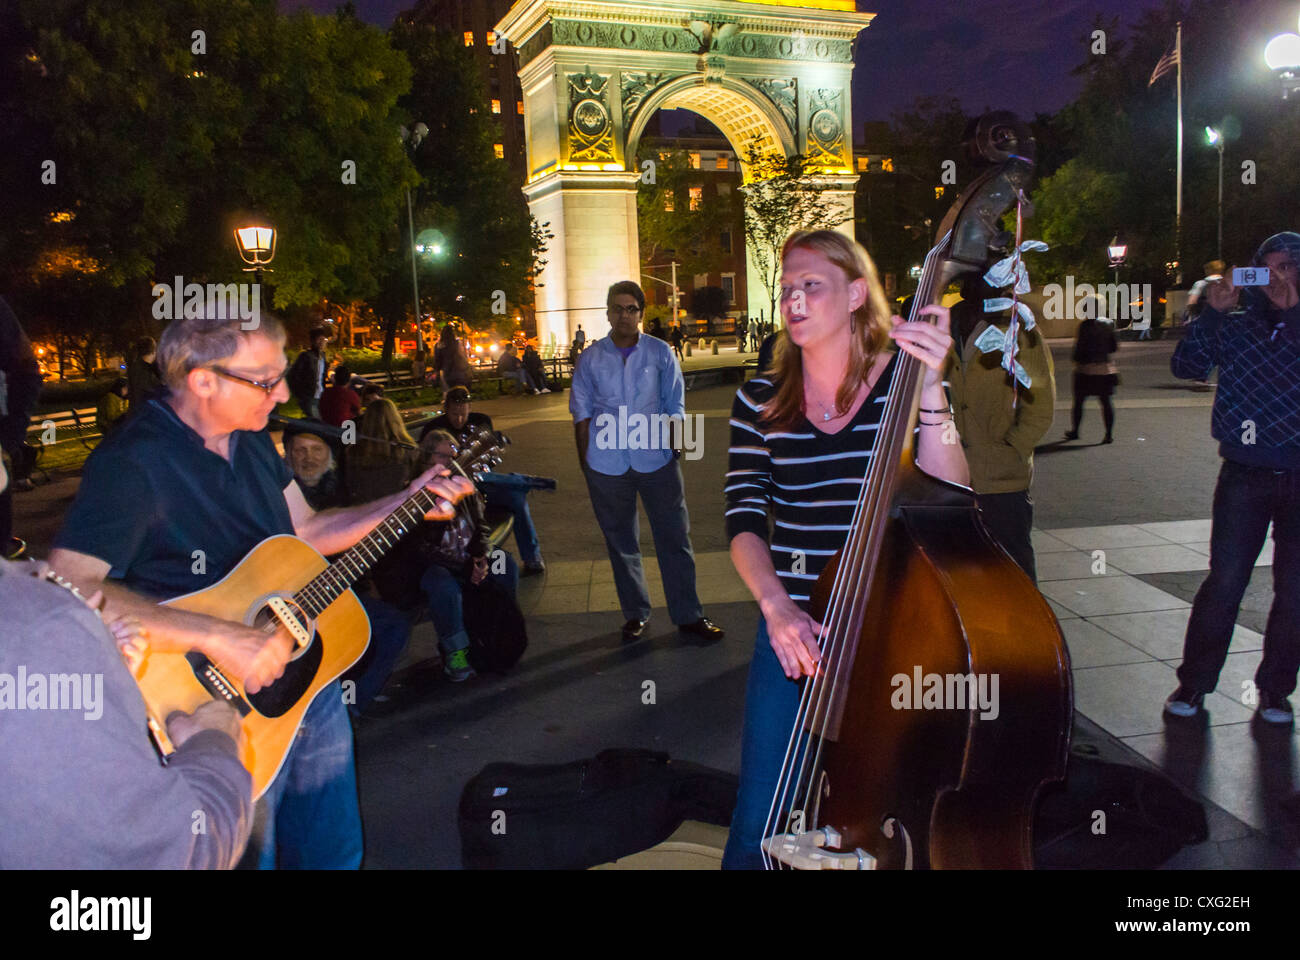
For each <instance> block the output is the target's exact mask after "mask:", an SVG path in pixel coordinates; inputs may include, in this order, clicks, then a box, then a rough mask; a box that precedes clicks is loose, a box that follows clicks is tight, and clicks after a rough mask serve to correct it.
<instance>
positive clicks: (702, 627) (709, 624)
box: [677, 617, 726, 641]
mask: <svg viewBox="0 0 1300 960" xmlns="http://www.w3.org/2000/svg"><path fill="white" fill-rule="evenodd" d="M677 629H678V630H680V631H681V632H682V633H686V634H689V635H690V636H692V637H699V638H700V639H701V640H709V641H713V640H721V639H722V638H723V637H724V636H726V631H724V630H723V629H722V628H721V627H720V626H718V625H717V624H716V623H714V622H713V621H712V620H710V619H709V618H708V617H700V619H698V620H696V621H695V622H694V623H681V624H678V625H677Z"/></svg>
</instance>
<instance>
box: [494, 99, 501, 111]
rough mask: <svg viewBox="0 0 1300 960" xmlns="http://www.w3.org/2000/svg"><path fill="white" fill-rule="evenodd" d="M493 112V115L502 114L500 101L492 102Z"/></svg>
mask: <svg viewBox="0 0 1300 960" xmlns="http://www.w3.org/2000/svg"><path fill="white" fill-rule="evenodd" d="M492 112H493V113H500V112H501V101H500V100H493V101H492Z"/></svg>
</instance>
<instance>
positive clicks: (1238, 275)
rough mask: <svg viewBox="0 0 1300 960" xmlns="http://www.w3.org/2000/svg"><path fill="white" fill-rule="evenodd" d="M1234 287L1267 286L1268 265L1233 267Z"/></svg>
mask: <svg viewBox="0 0 1300 960" xmlns="http://www.w3.org/2000/svg"><path fill="white" fill-rule="evenodd" d="M1232 285H1233V286H1234V287H1267V286H1268V267H1233V268H1232Z"/></svg>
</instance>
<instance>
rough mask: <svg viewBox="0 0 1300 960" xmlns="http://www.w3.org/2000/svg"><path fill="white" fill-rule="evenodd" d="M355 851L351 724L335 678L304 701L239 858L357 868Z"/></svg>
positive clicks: (259, 864)
mask: <svg viewBox="0 0 1300 960" xmlns="http://www.w3.org/2000/svg"><path fill="white" fill-rule="evenodd" d="M362 851H363V843H362V838H361V807H360V805H359V803H358V801H357V774H356V766H355V764H354V762H353V758H352V725H351V724H350V723H349V722H348V714H347V711H346V710H345V709H344V707H343V691H342V689H341V688H340V686H339V684H338V682H337V681H336V682H334V683H331V684H330V685H329V686H327V687H325V688H324V689H323V690H321V691H320V693H318V694H317V695H316V699H315V700H313V701H312V704H311V706H310V707H308V708H307V713H306V714H305V715H304V716H303V720H302V726H301V727H299V728H298V736H297V737H296V738H295V739H294V742H293V747H292V748H291V749H290V751H289V755H288V757H286V758H285V761H284V766H282V767H281V768H280V772H279V773H278V774H276V777H275V780H274V781H272V783H271V786H270V789H268V790H267V791H266V793H264V794H263V795H262V798H261V799H260V800H258V801H257V804H256V806H255V807H254V808H253V834H252V836H251V837H250V838H249V841H248V848H247V849H246V850H245V851H244V857H243V859H242V860H241V861H240V864H239V866H240V867H241V868H245V869H250V868H252V869H259V870H274V869H276V868H277V867H278V868H279V869H281V870H356V869H357V868H358V867H360V866H361V854H362Z"/></svg>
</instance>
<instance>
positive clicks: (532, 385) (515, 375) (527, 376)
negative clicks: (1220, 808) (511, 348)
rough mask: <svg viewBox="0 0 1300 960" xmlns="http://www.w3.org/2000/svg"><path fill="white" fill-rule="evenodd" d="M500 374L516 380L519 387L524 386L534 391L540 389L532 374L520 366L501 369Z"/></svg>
mask: <svg viewBox="0 0 1300 960" xmlns="http://www.w3.org/2000/svg"><path fill="white" fill-rule="evenodd" d="M501 376H503V377H505V378H506V379H508V380H515V381H517V382H518V383H519V385H520V386H521V387H524V388H525V389H527V390H532V391H534V392H536V391H538V390H540V389H542V388H541V387H539V386H538V385H537V381H536V380H534V379H533V375H532V374H531V373H529V372H528V371H527V370H525V369H524V368H523V367H520V368H519V369H518V370H503V371H502V372H501Z"/></svg>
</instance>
